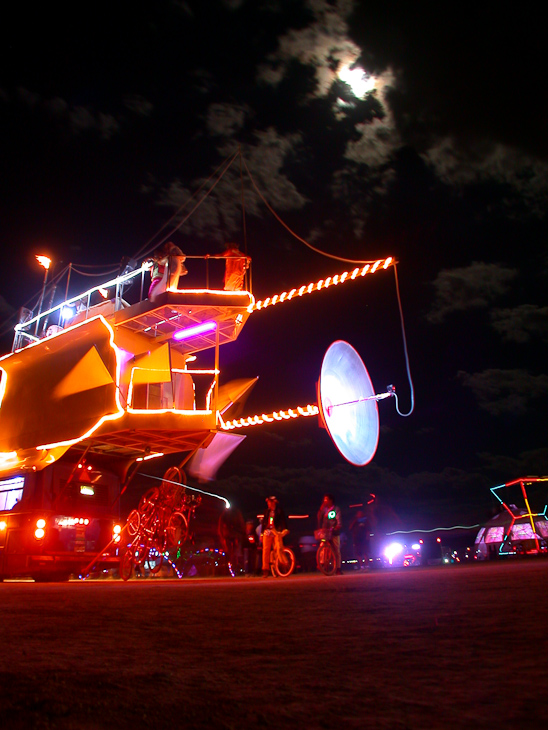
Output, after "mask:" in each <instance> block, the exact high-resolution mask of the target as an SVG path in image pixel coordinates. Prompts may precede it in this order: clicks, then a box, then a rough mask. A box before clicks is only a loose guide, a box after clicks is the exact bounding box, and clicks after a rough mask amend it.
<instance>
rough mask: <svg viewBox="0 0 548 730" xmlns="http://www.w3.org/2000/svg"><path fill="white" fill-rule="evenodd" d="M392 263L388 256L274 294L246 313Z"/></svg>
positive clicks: (352, 279)
mask: <svg viewBox="0 0 548 730" xmlns="http://www.w3.org/2000/svg"><path fill="white" fill-rule="evenodd" d="M394 263H395V262H394V259H393V257H392V256H389V257H388V258H386V259H379V260H378V261H375V263H373V264H365V266H362V267H361V268H360V267H358V268H356V269H354V270H353V271H344V272H343V273H342V274H335V276H328V277H327V279H320V280H319V281H317V282H316V283H311V284H308V286H301V287H300V288H299V289H291V291H289V292H286V291H284V292H282V293H281V294H275V295H274V296H273V297H267V298H266V299H261V300H260V301H258V302H254V303H253V304H250V305H249V307H248V308H247V311H248V312H249V313H251V312H255V311H256V310H257V309H265V308H266V307H271V306H273V305H274V304H280V303H281V302H289V301H290V300H291V299H293V298H294V297H302V296H303V295H304V294H311V293H312V292H313V291H320V289H327V288H328V287H330V286H337V284H344V283H345V282H347V281H354V279H357V278H358V276H365V275H366V274H374V273H375V272H376V271H379V270H380V269H387V268H388V267H389V266H393V265H394Z"/></svg>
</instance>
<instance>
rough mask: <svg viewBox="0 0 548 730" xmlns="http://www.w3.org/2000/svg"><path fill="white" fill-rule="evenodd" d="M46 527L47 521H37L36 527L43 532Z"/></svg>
mask: <svg viewBox="0 0 548 730" xmlns="http://www.w3.org/2000/svg"><path fill="white" fill-rule="evenodd" d="M45 526H46V521H45V520H44V519H39V520H36V527H37V528H38V529H39V530H43V529H44V527H45ZM42 537H44V536H43V535H42Z"/></svg>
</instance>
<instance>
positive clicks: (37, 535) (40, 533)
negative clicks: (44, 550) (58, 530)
mask: <svg viewBox="0 0 548 730" xmlns="http://www.w3.org/2000/svg"><path fill="white" fill-rule="evenodd" d="M45 534H46V531H45V530H44V529H43V528H42V527H37V528H36V530H35V531H34V537H35V538H36V539H37V540H42V539H43V537H44V535H45Z"/></svg>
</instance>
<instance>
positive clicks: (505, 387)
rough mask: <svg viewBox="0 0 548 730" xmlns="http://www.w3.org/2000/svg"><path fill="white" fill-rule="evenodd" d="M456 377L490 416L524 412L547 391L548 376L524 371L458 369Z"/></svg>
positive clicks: (521, 413) (547, 392)
mask: <svg viewBox="0 0 548 730" xmlns="http://www.w3.org/2000/svg"><path fill="white" fill-rule="evenodd" d="M457 377H458V379H459V380H460V381H461V383H462V384H463V385H464V387H465V388H468V389H469V390H471V391H472V393H473V394H474V396H475V397H476V398H477V401H478V404H479V406H480V408H482V409H483V410H485V411H487V412H488V413H490V414H491V415H493V416H500V415H503V414H513V415H523V414H524V413H526V412H527V410H528V408H529V407H530V406H531V405H532V403H533V402H534V401H535V400H536V399H538V398H542V397H543V396H545V395H547V394H548V375H531V373H528V372H527V371H525V370H499V369H495V368H493V369H490V370H484V371H483V372H480V373H474V374H469V373H466V372H463V371H459V373H458V375H457Z"/></svg>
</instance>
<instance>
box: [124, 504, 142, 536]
mask: <svg viewBox="0 0 548 730" xmlns="http://www.w3.org/2000/svg"><path fill="white" fill-rule="evenodd" d="M140 526H141V515H140V514H139V510H136V509H133V510H131V512H130V513H129V515H128V518H127V532H128V535H129V536H130V537H131V538H132V539H133V538H134V537H135V535H136V534H137V533H138V532H139V527H140Z"/></svg>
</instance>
